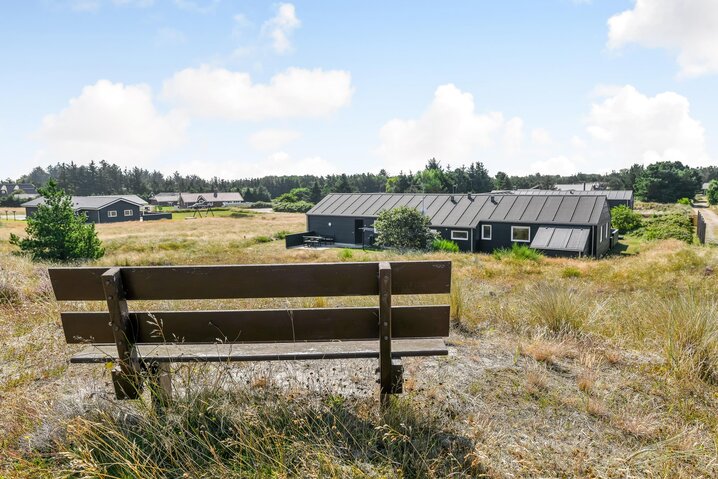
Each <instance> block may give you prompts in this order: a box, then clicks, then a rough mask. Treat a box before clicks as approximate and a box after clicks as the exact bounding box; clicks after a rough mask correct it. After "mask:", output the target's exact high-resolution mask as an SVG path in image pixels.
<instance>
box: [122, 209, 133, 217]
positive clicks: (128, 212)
mask: <svg viewBox="0 0 718 479" xmlns="http://www.w3.org/2000/svg"><path fill="white" fill-rule="evenodd" d="M123 214H124V216H134V214H135V212H134V211H132V210H125V211H124V213H123Z"/></svg>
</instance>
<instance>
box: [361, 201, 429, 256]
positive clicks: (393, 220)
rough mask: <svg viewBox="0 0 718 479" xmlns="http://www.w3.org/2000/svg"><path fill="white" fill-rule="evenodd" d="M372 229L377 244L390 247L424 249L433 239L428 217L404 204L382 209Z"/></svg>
mask: <svg viewBox="0 0 718 479" xmlns="http://www.w3.org/2000/svg"><path fill="white" fill-rule="evenodd" d="M374 229H375V230H376V232H377V233H376V242H377V244H379V245H381V246H388V247H392V248H399V249H426V248H427V246H428V245H430V244H431V243H432V242H433V240H434V239H435V234H434V233H433V232H432V231H431V230H430V229H429V217H428V216H426V215H425V214H423V213H421V212H420V211H417V210H415V209H414V208H409V207H406V206H401V207H399V208H395V209H391V210H386V211H382V212H381V213H380V214H379V217H378V218H377V219H376V221H375V222H374Z"/></svg>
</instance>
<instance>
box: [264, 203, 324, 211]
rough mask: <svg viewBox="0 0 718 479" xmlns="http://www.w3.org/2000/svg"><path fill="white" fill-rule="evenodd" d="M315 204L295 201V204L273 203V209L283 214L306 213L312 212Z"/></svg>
mask: <svg viewBox="0 0 718 479" xmlns="http://www.w3.org/2000/svg"><path fill="white" fill-rule="evenodd" d="M313 206H314V203H309V202H308V201H295V202H293V203H284V202H277V203H272V209H273V210H274V211H279V212H281V213H306V212H307V211H309V210H311V209H312V207H313Z"/></svg>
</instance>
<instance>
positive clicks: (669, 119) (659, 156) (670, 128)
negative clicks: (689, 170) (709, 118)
mask: <svg viewBox="0 0 718 479" xmlns="http://www.w3.org/2000/svg"><path fill="white" fill-rule="evenodd" d="M606 91H608V90H606ZM587 131H588V133H589V135H590V136H591V137H592V138H593V140H594V141H595V145H596V146H597V147H598V148H607V149H608V152H607V154H608V155H611V157H612V159H613V161H614V162H617V163H619V164H620V165H622V166H627V165H630V164H632V163H636V162H643V163H651V162H654V161H659V160H670V161H682V162H684V163H687V164H689V165H691V166H701V165H706V164H709V163H710V158H709V156H708V153H707V151H706V144H705V131H704V128H703V126H702V125H701V123H700V122H699V121H698V120H696V119H694V118H693V117H692V116H691V114H690V104H689V102H688V99H687V98H686V97H684V96H681V95H679V94H677V93H674V92H664V93H660V94H658V95H656V96H654V97H648V96H646V95H644V94H642V93H641V92H639V91H638V90H636V89H635V88H634V87H632V86H630V85H626V86H624V87H621V88H617V89H614V91H613V94H611V95H609V96H606V97H604V98H603V99H602V101H601V102H600V103H594V104H593V105H592V107H591V112H590V114H589V116H588V119H587Z"/></svg>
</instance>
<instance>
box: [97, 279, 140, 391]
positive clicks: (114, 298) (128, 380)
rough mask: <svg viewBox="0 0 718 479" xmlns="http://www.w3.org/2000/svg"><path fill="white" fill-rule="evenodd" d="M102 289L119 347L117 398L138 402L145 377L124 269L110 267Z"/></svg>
mask: <svg viewBox="0 0 718 479" xmlns="http://www.w3.org/2000/svg"><path fill="white" fill-rule="evenodd" d="M102 287H103V289H104V292H105V299H106V300H107V309H108V310H109V312H110V324H111V325H112V334H113V335H114V337H115V344H116V345H117V358H118V366H119V370H117V369H116V370H113V372H112V381H113V383H114V385H115V395H116V396H117V399H137V398H138V397H139V395H140V392H142V376H141V371H140V363H139V359H138V358H137V355H136V354H135V351H134V342H135V330H134V329H135V328H134V327H133V325H132V323H131V321H130V314H129V312H128V309H127V301H126V300H125V290H124V287H123V285H122V276H121V274H120V268H110V269H108V270H107V271H105V272H104V273H103V274H102Z"/></svg>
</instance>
